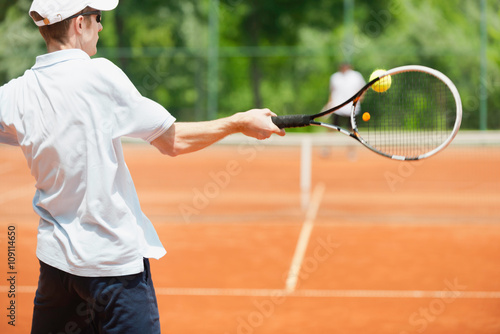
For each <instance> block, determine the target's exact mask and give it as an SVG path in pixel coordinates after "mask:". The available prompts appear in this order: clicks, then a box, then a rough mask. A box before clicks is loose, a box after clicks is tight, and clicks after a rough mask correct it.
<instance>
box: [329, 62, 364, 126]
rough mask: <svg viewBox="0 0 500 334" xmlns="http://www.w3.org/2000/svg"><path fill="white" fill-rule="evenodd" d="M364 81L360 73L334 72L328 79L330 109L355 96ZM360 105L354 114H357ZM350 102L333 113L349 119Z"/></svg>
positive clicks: (350, 71) (352, 71)
mask: <svg viewBox="0 0 500 334" xmlns="http://www.w3.org/2000/svg"><path fill="white" fill-rule="evenodd" d="M365 84H366V83H365V79H363V76H362V75H361V73H359V72H356V71H354V70H347V71H346V72H344V73H342V72H336V73H334V74H333V75H332V76H331V77H330V94H331V96H330V100H331V104H330V106H329V107H330V108H331V107H334V106H338V105H339V104H341V103H344V102H345V101H347V100H348V99H350V98H351V97H352V96H353V95H354V94H356V93H357V92H358V91H359V90H360V89H361V88H363V86H364V85H365ZM359 107H360V103H358V104H357V105H356V113H359V110H360V109H359ZM351 110H352V102H351V103H348V104H346V105H345V106H343V107H342V108H340V109H339V110H337V111H335V114H337V115H340V116H344V117H349V116H350V115H351Z"/></svg>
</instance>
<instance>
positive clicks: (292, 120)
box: [271, 115, 311, 129]
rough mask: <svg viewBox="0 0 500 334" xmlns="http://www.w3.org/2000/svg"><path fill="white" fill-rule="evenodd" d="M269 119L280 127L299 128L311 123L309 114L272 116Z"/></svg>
mask: <svg viewBox="0 0 500 334" xmlns="http://www.w3.org/2000/svg"><path fill="white" fill-rule="evenodd" d="M271 119H272V121H273V123H274V124H276V126H277V127H278V128H280V129H283V128H300V127H303V126H308V125H311V117H310V116H309V115H287V116H273V117H271Z"/></svg>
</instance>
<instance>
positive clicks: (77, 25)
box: [73, 16, 85, 34]
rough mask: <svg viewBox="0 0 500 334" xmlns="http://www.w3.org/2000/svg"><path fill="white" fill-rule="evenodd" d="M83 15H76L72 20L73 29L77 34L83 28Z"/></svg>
mask: <svg viewBox="0 0 500 334" xmlns="http://www.w3.org/2000/svg"><path fill="white" fill-rule="evenodd" d="M84 24H85V22H84V17H83V16H78V17H77V18H76V19H75V20H74V21H73V25H74V27H75V31H76V32H77V33H78V34H81V33H82V32H83V28H84Z"/></svg>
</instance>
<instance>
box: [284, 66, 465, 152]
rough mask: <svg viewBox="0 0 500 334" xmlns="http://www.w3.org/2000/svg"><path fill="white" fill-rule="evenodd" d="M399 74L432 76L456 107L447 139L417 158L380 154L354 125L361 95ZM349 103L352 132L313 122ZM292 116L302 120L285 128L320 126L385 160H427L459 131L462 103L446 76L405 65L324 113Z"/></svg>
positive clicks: (387, 72) (448, 142)
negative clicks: (356, 143) (444, 89)
mask: <svg viewBox="0 0 500 334" xmlns="http://www.w3.org/2000/svg"><path fill="white" fill-rule="evenodd" d="M401 72H424V73H428V74H430V75H433V76H434V77H436V78H438V79H439V80H441V81H442V82H443V83H444V84H445V85H446V86H447V87H448V89H449V90H450V91H451V93H452V95H453V97H454V100H455V106H456V117H455V123H454V126H453V129H452V131H451V133H450V135H449V136H448V138H446V140H445V141H443V143H441V144H440V145H439V146H438V147H436V148H434V149H433V150H431V151H429V152H426V153H423V154H421V155H418V156H413V157H407V156H402V155H395V154H393V155H391V154H387V153H385V152H382V151H380V150H377V149H376V148H375V147H373V146H371V145H370V144H369V143H368V142H366V140H364V139H363V137H362V136H361V134H360V133H359V131H358V127H357V124H356V104H357V103H358V102H359V100H360V99H361V97H362V96H363V94H364V93H365V92H366V91H367V90H368V89H370V88H371V87H372V86H373V85H374V84H375V83H376V82H377V81H379V80H381V79H382V78H384V77H386V76H388V75H395V74H397V73H401ZM351 102H352V103H353V105H352V107H351V115H350V120H351V127H352V132H349V131H348V130H346V129H343V128H341V127H339V126H337V125H333V124H329V123H324V122H320V121H315V120H314V119H316V118H320V117H324V116H327V115H329V114H332V113H334V112H335V111H336V110H338V109H340V108H342V107H343V106H345V105H347V104H349V103H351ZM294 116H300V117H301V118H302V119H301V120H300V121H299V122H297V124H294V125H292V126H287V127H299V126H308V125H314V126H322V127H325V128H329V129H332V130H337V131H338V132H341V133H343V134H344V135H347V136H349V137H352V138H354V139H356V140H357V141H358V142H360V143H361V144H363V145H364V146H365V147H367V148H368V149H370V150H371V151H373V152H375V153H378V154H380V155H382V156H385V157H387V158H391V159H394V160H420V159H424V158H428V157H430V156H432V155H434V154H436V153H438V152H439V151H442V150H443V149H445V148H446V147H447V146H448V145H449V144H450V143H451V142H452V141H453V139H454V138H455V136H456V135H457V133H458V130H459V129H460V124H461V121H462V102H461V99H460V94H459V93H458V90H457V88H456V87H455V85H454V84H453V82H452V81H451V80H450V79H449V78H448V77H447V76H446V75H444V74H443V73H441V72H439V71H437V70H435V69H432V68H430V67H426V66H421V65H407V66H400V67H396V68H393V69H391V70H388V71H386V72H385V73H382V74H381V75H380V76H378V77H377V78H374V79H373V80H371V81H370V82H368V83H367V84H366V85H365V86H364V87H363V88H361V89H360V90H359V92H357V93H356V94H355V95H353V96H352V97H351V98H350V99H348V100H346V101H345V102H343V103H342V104H339V105H337V106H334V107H333V108H330V109H327V110H324V111H322V112H320V113H317V114H314V115H294ZM285 117H286V116H285ZM275 123H276V122H275Z"/></svg>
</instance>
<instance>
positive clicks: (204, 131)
mask: <svg viewBox="0 0 500 334" xmlns="http://www.w3.org/2000/svg"><path fill="white" fill-rule="evenodd" d="M271 116H276V115H275V114H274V113H273V112H271V111H270V110H269V109H252V110H249V111H246V112H242V113H236V114H234V115H232V116H229V117H226V118H220V119H217V120H213V121H206V122H191V123H182V122H178V123H174V124H173V125H172V126H171V127H170V128H169V129H168V130H167V131H166V132H165V133H163V134H162V135H161V136H160V137H158V138H156V139H155V140H153V141H152V142H151V144H152V145H154V146H155V147H156V148H158V150H159V151H160V152H161V153H162V154H166V155H170V156H177V155H179V154H185V153H190V152H195V151H198V150H201V149H203V148H205V147H207V146H210V145H212V144H214V143H216V142H218V141H219V140H221V139H223V138H224V137H226V136H228V135H230V134H233V133H238V132H241V133H243V134H244V135H246V136H249V137H253V138H257V139H266V138H269V137H270V136H271V135H272V134H273V133H276V134H278V135H281V136H283V135H285V132H284V131H283V130H282V129H279V128H278V127H277V126H276V125H274V123H273V122H272V120H271Z"/></svg>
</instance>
